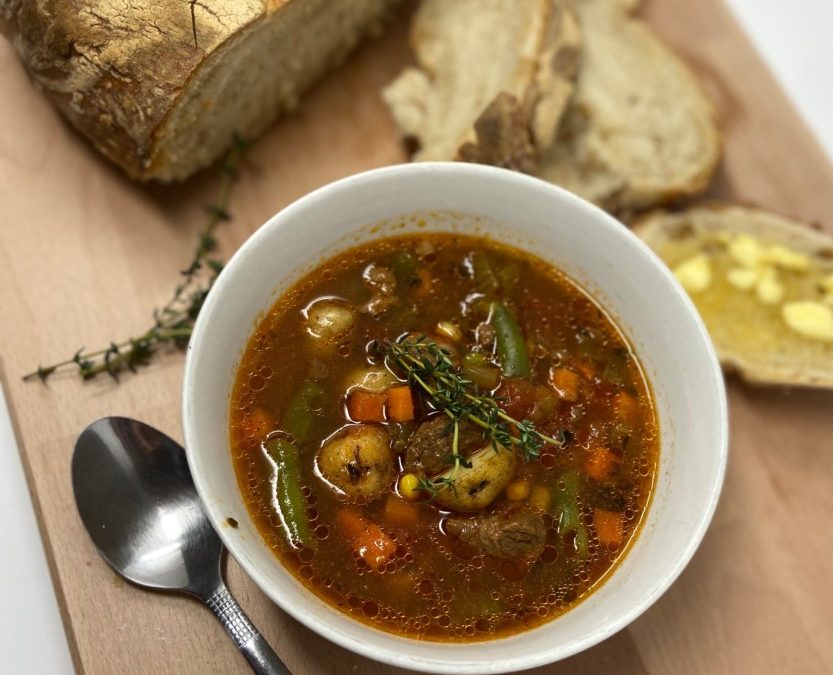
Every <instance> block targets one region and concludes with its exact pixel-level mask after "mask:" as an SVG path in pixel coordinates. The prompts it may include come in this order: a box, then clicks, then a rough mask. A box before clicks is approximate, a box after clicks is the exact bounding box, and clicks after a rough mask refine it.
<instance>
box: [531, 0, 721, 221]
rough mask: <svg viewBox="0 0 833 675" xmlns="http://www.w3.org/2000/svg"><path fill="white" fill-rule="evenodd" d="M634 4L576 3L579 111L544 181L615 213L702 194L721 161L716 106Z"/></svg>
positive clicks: (572, 110)
mask: <svg viewBox="0 0 833 675" xmlns="http://www.w3.org/2000/svg"><path fill="white" fill-rule="evenodd" d="M637 5H638V3H637V2H631V1H627V0H575V7H576V10H577V12H578V16H579V19H580V22H581V26H582V35H583V54H582V62H581V68H580V71H579V77H578V83H577V86H576V91H575V94H574V96H573V100H572V103H571V105H570V107H569V109H568V111H567V113H566V114H565V116H564V119H563V120H562V124H561V127H560V130H559V135H558V138H557V140H556V142H555V143H554V144H553V145H552V146H551V147H550V148H549V150H548V151H547V152H546V153H545V154H544V155H543V156H542V157H541V160H540V164H541V166H540V171H539V175H540V177H542V178H544V179H546V180H549V181H551V182H553V183H556V184H558V185H561V186H562V187H565V188H567V189H568V190H571V191H573V192H576V193H577V194H579V195H581V196H582V197H585V198H586V199H588V200H590V201H592V202H595V203H596V204H599V205H600V206H602V207H603V208H606V209H608V210H610V211H614V212H632V211H635V210H641V209H645V208H649V207H653V206H656V205H660V204H664V203H668V202H670V201H672V200H674V199H676V198H679V197H683V196H688V195H692V194H695V193H698V192H700V191H702V190H703V189H704V188H706V187H707V185H708V184H709V182H710V180H711V177H712V175H713V173H714V171H715V169H716V168H717V165H718V161H719V158H720V139H719V134H718V130H717V125H716V121H715V120H716V115H715V111H714V109H713V106H712V105H711V103H710V102H709V100H708V99H707V98H706V96H705V94H704V93H703V91H702V89H701V88H700V86H699V85H698V83H697V81H696V80H695V78H694V76H693V75H692V73H691V72H690V71H689V69H688V68H687V67H686V66H685V65H684V64H683V63H682V62H681V61H680V60H679V59H678V58H677V57H676V56H675V55H674V54H673V53H672V52H671V51H670V50H669V49H668V48H667V47H666V46H665V45H664V44H663V43H662V42H660V40H659V39H658V38H657V37H656V36H655V35H654V33H653V31H652V30H651V29H650V28H649V27H648V26H647V25H646V24H645V23H644V22H643V21H640V20H639V19H635V18H633V17H631V16H630V15H629V14H628V11H627V10H628V9H633V8H635V7H636V6H637Z"/></svg>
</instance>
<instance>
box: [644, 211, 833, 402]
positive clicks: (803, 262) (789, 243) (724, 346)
mask: <svg viewBox="0 0 833 675" xmlns="http://www.w3.org/2000/svg"><path fill="white" fill-rule="evenodd" d="M634 231H635V232H636V233H637V234H638V235H639V236H640V237H641V238H642V239H643V241H645V242H646V243H647V244H648V245H649V246H650V247H651V248H652V249H653V250H654V251H655V252H656V253H657V254H658V255H659V256H660V257H661V258H662V259H663V260H664V261H665V262H666V263H667V264H668V265H669V267H671V269H672V270H674V272H675V274H676V275H677V277H678V278H679V279H680V281H681V282H682V283H683V286H684V287H686V288H687V290H688V291H689V294H690V295H691V298H692V300H693V301H694V304H695V305H696V306H697V309H698V310H699V311H700V314H701V316H702V317H703V320H704V322H705V324H706V327H707V328H708V330H709V333H710V334H711V337H712V340H713V341H714V344H715V347H716V349H717V352H718V355H719V356H720V360H721V362H722V363H723V364H724V366H726V367H727V368H728V369H731V370H736V371H738V372H739V373H740V374H741V375H742V376H743V378H744V379H746V380H748V381H750V382H761V383H770V384H785V385H805V386H815V387H833V237H831V236H830V235H829V234H825V233H823V232H820V231H818V230H815V229H812V228H810V227H808V226H806V225H803V224H801V223H799V222H796V221H794V220H790V219H789V218H785V217H782V216H779V215H776V214H774V213H770V212H768V211H764V210H762V209H758V208H752V207H747V206H734V205H726V204H709V205H707V206H698V207H694V208H691V209H689V210H687V211H682V212H679V213H669V212H655V213H651V214H648V215H647V216H644V217H643V218H641V219H639V220H638V221H637V222H636V224H635V225H634Z"/></svg>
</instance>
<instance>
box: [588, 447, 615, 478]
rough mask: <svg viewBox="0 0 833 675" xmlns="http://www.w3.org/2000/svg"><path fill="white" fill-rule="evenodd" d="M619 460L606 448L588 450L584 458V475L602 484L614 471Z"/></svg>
mask: <svg viewBox="0 0 833 675" xmlns="http://www.w3.org/2000/svg"><path fill="white" fill-rule="evenodd" d="M618 463H619V458H618V457H617V456H616V455H614V454H613V453H612V452H611V451H610V450H608V449H607V448H601V447H596V448H590V450H589V451H588V452H587V455H586V456H585V458H584V465H583V468H584V473H586V474H587V475H588V476H590V478H593V479H594V480H597V481H600V482H604V481H606V480H608V479H609V478H610V477H611V476H612V475H613V474H614V472H615V471H616V466H617V464H618Z"/></svg>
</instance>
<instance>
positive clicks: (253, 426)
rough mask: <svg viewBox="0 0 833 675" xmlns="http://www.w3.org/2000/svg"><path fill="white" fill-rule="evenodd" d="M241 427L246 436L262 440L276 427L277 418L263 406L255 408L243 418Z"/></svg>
mask: <svg viewBox="0 0 833 675" xmlns="http://www.w3.org/2000/svg"><path fill="white" fill-rule="evenodd" d="M241 427H242V428H241V431H242V432H243V436H244V437H245V438H253V439H255V440H256V441H262V440H263V439H264V438H266V436H267V435H268V434H269V432H270V431H272V430H273V429H274V428H275V420H274V418H273V417H272V416H271V415H270V414H269V413H268V412H266V411H265V410H264V409H263V408H255V409H254V410H252V412H251V413H249V414H248V415H246V416H245V417H244V418H243V424H242V425H241Z"/></svg>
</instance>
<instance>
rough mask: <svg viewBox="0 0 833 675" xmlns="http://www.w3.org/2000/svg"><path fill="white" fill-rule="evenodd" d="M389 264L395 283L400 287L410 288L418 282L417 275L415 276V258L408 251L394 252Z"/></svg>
mask: <svg viewBox="0 0 833 675" xmlns="http://www.w3.org/2000/svg"><path fill="white" fill-rule="evenodd" d="M390 265H391V267H392V268H393V275H394V276H395V277H396V283H397V284H399V286H400V287H401V288H402V289H406V288H410V287H412V286H414V285H416V284H417V283H419V277H417V276H416V268H417V259H416V257H415V256H414V254H413V253H411V252H410V251H397V252H396V253H394V254H393V257H392V258H391V261H390Z"/></svg>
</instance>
